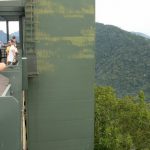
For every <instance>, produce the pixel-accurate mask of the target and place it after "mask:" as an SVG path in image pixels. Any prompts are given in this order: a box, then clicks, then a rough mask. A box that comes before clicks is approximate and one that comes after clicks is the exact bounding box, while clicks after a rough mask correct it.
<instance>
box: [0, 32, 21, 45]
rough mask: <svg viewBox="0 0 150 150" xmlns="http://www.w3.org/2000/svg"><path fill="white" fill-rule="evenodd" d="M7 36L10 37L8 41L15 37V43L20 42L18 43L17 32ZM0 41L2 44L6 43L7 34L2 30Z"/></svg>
mask: <svg viewBox="0 0 150 150" xmlns="http://www.w3.org/2000/svg"><path fill="white" fill-rule="evenodd" d="M9 36H10V39H11V38H12V36H16V40H17V42H20V41H19V32H14V33H12V34H10V35H9ZM0 41H2V42H3V43H7V34H6V33H5V32H4V31H2V30H0Z"/></svg>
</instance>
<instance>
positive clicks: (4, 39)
mask: <svg viewBox="0 0 150 150" xmlns="http://www.w3.org/2000/svg"><path fill="white" fill-rule="evenodd" d="M0 41H2V42H3V43H6V42H7V35H6V33H5V32H4V31H2V30H0Z"/></svg>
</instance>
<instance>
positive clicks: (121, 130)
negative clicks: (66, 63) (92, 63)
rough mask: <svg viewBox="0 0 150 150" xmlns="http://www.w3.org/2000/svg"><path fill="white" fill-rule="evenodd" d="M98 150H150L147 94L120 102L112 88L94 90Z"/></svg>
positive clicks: (96, 148)
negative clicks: (145, 98) (145, 96)
mask: <svg viewBox="0 0 150 150" xmlns="http://www.w3.org/2000/svg"><path fill="white" fill-rule="evenodd" d="M95 98H96V109H95V110H96V112H95V150H149V149H150V105H149V103H146V102H145V101H144V93H143V91H140V92H139V94H138V95H137V96H134V97H133V96H126V97H123V98H121V99H120V98H117V96H116V93H115V91H114V89H113V88H111V87H97V88H96V89H95Z"/></svg>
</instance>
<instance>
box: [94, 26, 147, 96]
mask: <svg viewBox="0 0 150 150" xmlns="http://www.w3.org/2000/svg"><path fill="white" fill-rule="evenodd" d="M96 82H97V84H98V85H111V86H112V87H114V88H115V89H116V90H117V93H118V95H119V96H124V95H127V94H129V95H134V94H135V93H137V92H138V91H139V90H144V92H145V93H146V96H147V97H150V40H148V39H146V38H144V37H141V36H137V35H134V34H132V33H130V32H127V31H124V30H121V29H119V28H118V27H115V26H111V25H104V24H100V23H96Z"/></svg>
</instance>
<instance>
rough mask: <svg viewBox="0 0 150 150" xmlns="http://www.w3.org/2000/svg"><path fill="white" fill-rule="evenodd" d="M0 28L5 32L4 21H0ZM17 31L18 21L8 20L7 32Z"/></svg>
mask: <svg viewBox="0 0 150 150" xmlns="http://www.w3.org/2000/svg"><path fill="white" fill-rule="evenodd" d="M0 30H3V31H4V32H6V22H5V21H0ZM16 31H19V22H18V21H9V33H10V34H11V33H14V32H16Z"/></svg>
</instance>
